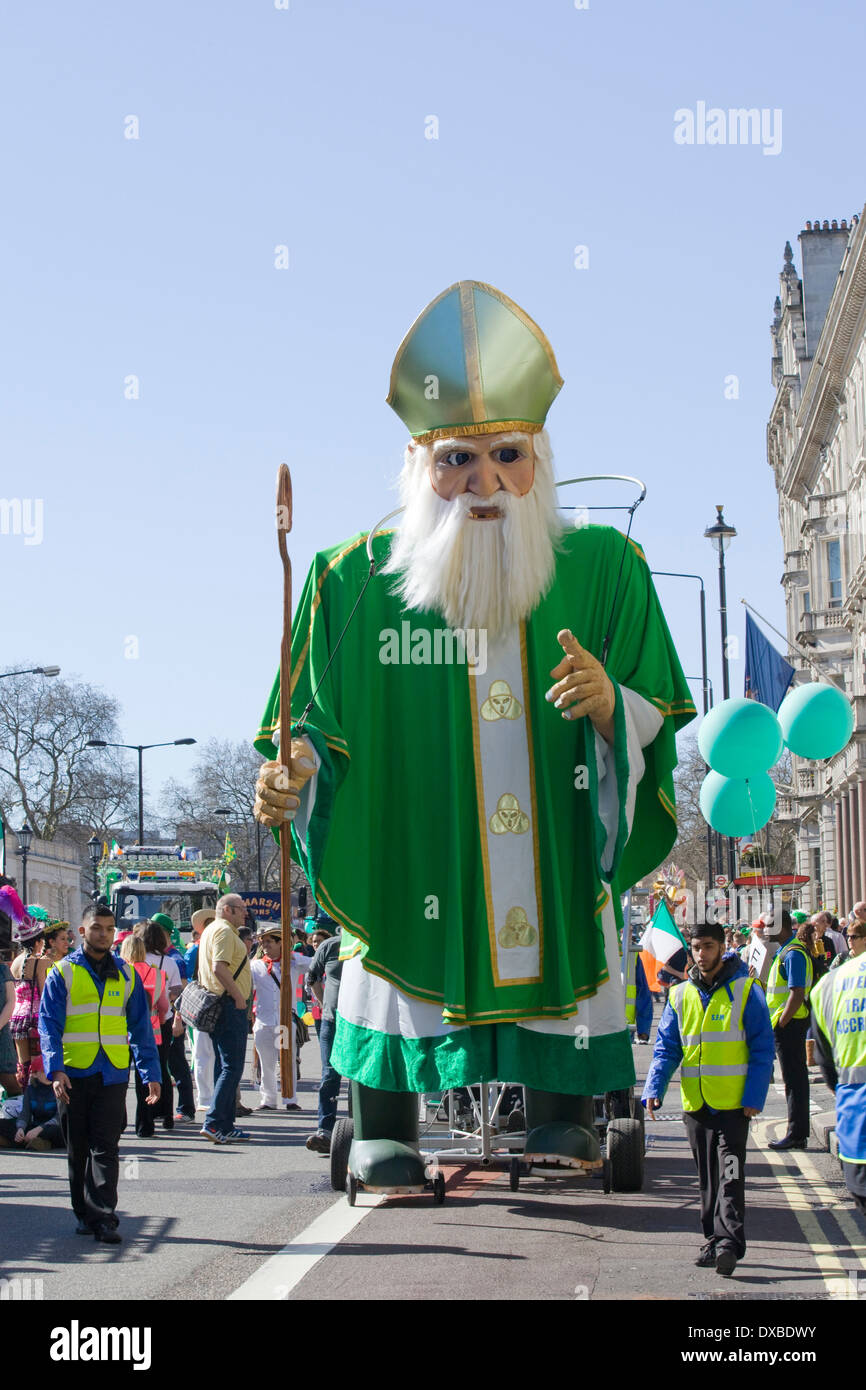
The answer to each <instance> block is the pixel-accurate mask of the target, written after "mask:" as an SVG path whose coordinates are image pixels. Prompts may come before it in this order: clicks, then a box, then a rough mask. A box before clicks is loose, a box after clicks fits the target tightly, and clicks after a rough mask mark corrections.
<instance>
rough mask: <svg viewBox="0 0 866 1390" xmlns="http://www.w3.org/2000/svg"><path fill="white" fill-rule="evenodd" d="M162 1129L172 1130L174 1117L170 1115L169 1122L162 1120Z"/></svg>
mask: <svg viewBox="0 0 866 1390" xmlns="http://www.w3.org/2000/svg"><path fill="white" fill-rule="evenodd" d="M162 1127H163V1129H174V1116H173V1115H172V1117H171V1119H170V1120H169V1119H165V1120H163V1122H162Z"/></svg>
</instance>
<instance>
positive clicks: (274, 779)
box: [253, 738, 316, 826]
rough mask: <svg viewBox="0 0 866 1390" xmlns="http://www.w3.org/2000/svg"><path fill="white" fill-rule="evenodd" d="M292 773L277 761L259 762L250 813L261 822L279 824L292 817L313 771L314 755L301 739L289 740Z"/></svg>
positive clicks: (307, 743) (307, 744) (310, 746)
mask: <svg viewBox="0 0 866 1390" xmlns="http://www.w3.org/2000/svg"><path fill="white" fill-rule="evenodd" d="M291 756H292V776H291V780H289V777H288V774H287V770H286V768H285V766H284V765H283V764H282V763H280V762H273V763H262V765H261V768H260V769H259V776H258V781H257V782H256V801H255V805H254V806H253V815H254V816H255V818H256V820H257V821H261V823H262V825H269V826H275V825H282V824H283V821H287V820H294V818H295V812H296V811H297V809H298V807H299V806H300V804H301V801H300V792H301V791H302V790H303V788H304V787H305V786H306V784H307V782H309V780H310V778H311V777H312V776H313V773H314V772H315V771H316V756H315V753H314V752H313V748H312V745H311V744H310V743H309V741H308V740H307V739H305V738H293V739H292V755H291Z"/></svg>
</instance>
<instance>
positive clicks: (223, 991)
mask: <svg viewBox="0 0 866 1390" xmlns="http://www.w3.org/2000/svg"><path fill="white" fill-rule="evenodd" d="M0 891H2V892H4V893H8V892H9V890H8V889H6V888H3V889H2V890H0ZM7 905H8V904H7V903H6V902H5V900H4V903H3V906H4V907H5V906H7ZM18 906H19V908H20V912H19V914H18V915H19V919H20V920H19V921H18V925H17V929H16V936H17V944H18V947H19V951H18V954H17V955H16V956H15V958H14V960H13V961H12V963H11V966H7V965H5V964H0V984H2V985H3V989H4V999H3V1005H2V1011H0V1085H2V1087H3V1090H4V1092H5V1099H4V1101H3V1103H2V1107H0V1110H2V1114H0V1147H5V1148H12V1149H21V1150H33V1151H38V1152H45V1151H47V1150H49V1149H52V1148H56V1149H65V1150H66V1152H67V1160H68V1169H69V1182H70V1192H71V1197H72V1206H73V1210H74V1212H75V1215H76V1217H77V1220H78V1226H77V1230H78V1231H79V1232H80V1233H81V1234H86V1235H93V1236H95V1238H96V1239H97V1240H101V1241H105V1242H107V1243H116V1242H118V1241H119V1240H120V1235H119V1233H118V1230H117V1226H118V1221H117V1216H116V1205H117V1177H118V1166H119V1159H118V1145H119V1141H120V1136H121V1134H122V1132H123V1130H124V1128H125V1127H126V1123H127V1089H128V1082H129V1074H130V1070H132V1073H133V1076H134V1084H135V1097H136V1104H135V1119H134V1124H135V1132H136V1135H137V1136H138V1137H139V1138H140V1139H152V1138H153V1137H154V1135H155V1133H156V1126H157V1123H159V1124H161V1126H162V1129H163V1130H164V1131H169V1132H170V1131H172V1130H173V1129H174V1128H175V1126H177V1125H181V1124H184V1123H187V1124H189V1123H195V1122H196V1121H197V1119H198V1116H201V1117H202V1122H201V1126H200V1130H199V1133H200V1134H201V1136H202V1137H203V1138H204V1139H206V1140H208V1141H209V1142H210V1143H213V1144H219V1145H223V1144H235V1143H244V1142H245V1141H246V1140H247V1139H248V1138H249V1134H248V1132H247V1131H246V1130H244V1129H242V1128H240V1127H239V1126H238V1124H237V1119H238V1117H243V1116H245V1115H248V1114H251V1113H252V1110H251V1108H249V1107H247V1106H244V1105H243V1104H242V1102H241V1089H240V1086H241V1080H242V1077H243V1072H244V1067H245V1064H246V1055H247V1048H248V1042H249V1039H250V1035H251V1036H252V1044H253V1045H252V1057H253V1067H254V1069H255V1071H254V1082H255V1084H256V1085H257V1086H258V1091H259V1104H258V1107H257V1108H258V1109H259V1110H262V1111H274V1112H277V1111H280V1110H284V1111H285V1112H298V1111H300V1110H301V1106H300V1104H299V1102H298V1100H297V1098H296V1095H295V1084H296V1080H297V1077H298V1076H299V1075H300V1070H299V1066H300V1064H299V1052H300V1043H301V1042H302V1041H303V1040H304V1038H306V1036H308V1035H307V1031H306V1024H307V1023H312V1024H313V1025H314V1026H315V1031H316V1034H317V1037H318V1042H319V1048H320V1055H321V1077H320V1082H319V1095H318V1114H317V1117H316V1120H317V1122H316V1129H315V1131H313V1132H312V1133H311V1134H310V1135H309V1136H308V1138H307V1141H306V1143H307V1147H308V1148H309V1149H311V1150H312V1151H314V1152H317V1153H320V1154H328V1153H329V1152H330V1145H331V1134H332V1131H333V1128H334V1124H335V1122H336V1114H337V1102H338V1096H339V1091H340V1083H341V1078H340V1076H339V1074H338V1073H337V1072H336V1071H335V1069H334V1068H333V1066H332V1065H331V1049H332V1046H333V1040H334V1032H335V1026H336V1009H337V1000H338V994H339V985H340V974H341V970H342V963H341V961H340V940H339V927H338V924H337V923H336V922H334V921H333V920H332V919H331V918H328V917H324V918H323V917H322V916H320V917H319V918H318V919H316V920H313V919H307V921H306V922H304V923H303V925H302V924H301V923H298V925H297V928H296V930H295V932H294V936H293V941H294V945H293V950H292V953H291V962H290V969H291V982H292V988H291V998H292V1001H293V1004H296V1007H295V1008H294V1009H293V1012H292V1017H293V1020H294V1025H295V1028H296V1037H295V1049H294V1056H295V1058H296V1063H297V1065H296V1068H295V1069H293V1071H294V1074H293V1075H292V1076H291V1078H290V1080H289V1084H288V1086H284V1085H283V1084H282V1078H281V1075H280V1056H281V1046H280V1043H281V1035H280V1030H281V1023H280V986H281V975H282V969H283V964H284V963H283V960H282V933H281V929H280V927H279V926H277V925H273V924H270V923H265V924H263V925H262V926H261V927H258V926H257V924H256V922H255V920H254V919H251V918H250V914H249V912H248V909H247V907H246V905H245V904H244V902H243V899H242V898H241V897H240V896H239V895H237V894H226V895H225V896H224V897H222V898H220V899H219V901H218V902H217V904H216V907H215V908H214V909H201V910H199V911H197V912H195V913H194V914H193V917H192V922H191V941H190V943H189V945H188V946H187V947H186V948H185V949H184V945H183V942H182V941H181V938H180V935H179V932H178V929H177V926H176V924H175V923H174V922H173V921H172V919H171V918H170V917H168V916H167V915H165V914H163V913H156V914H154V916H153V917H151V918H149V919H147V920H146V921H142V922H138V923H137V924H136V925H135V926H134V927H133V928H132V929H131V930H130V929H125V930H123V931H120V932H118V931H117V930H116V923H115V919H114V917H113V915H112V912H111V909H110V908H109V907H108V906H107V905H106V904H104V903H101V902H98V903H96V904H93V905H91V906H89V907H88V908H87V909H86V910H85V912H84V915H83V920H82V924H81V926H80V927H79V929H78V933H77V939H76V934H74V933H73V932H72V931H71V930H70V927H69V923H68V922H62V921H54V920H52V919H51V918H50V917H49V915H48V914H47V913H46V912H45V911H44V909H42V908H41V907H39V906H38V905H30V906H28V907H27V908H26V909H25V908H24V907H23V905H21V904H18ZM681 955H682V957H683V958H682V959H679V958H673V959H671V960H670V961H668V962H666V965H665V969H664V970H663V971H659V972H658V983H659V984H661V986H662V987H663V988H664V990H665V991H666V996H667V997H666V1002H665V1006H664V1011H663V1014H662V1017H661V1020H660V1023H659V1028H658V1032H657V1037H656V1042H655V1048H654V1053H653V1058H652V1063H651V1066H650V1069H649V1074H648V1076H647V1080H646V1084H645V1087H644V1092H643V1101H644V1105H645V1106H646V1109H647V1112H648V1114H649V1116H650V1117H651V1118H654V1115H655V1112H656V1111H657V1110H658V1108H659V1107H660V1105H661V1104H662V1102H663V1100H664V1097H665V1093H666V1090H667V1087H668V1084H669V1082H670V1080H671V1077H672V1076H673V1074H674V1072H675V1071H676V1070H677V1069H678V1068H679V1070H680V1100H681V1104H682V1109H683V1115H684V1120H685V1123H686V1129H687V1133H688V1138H689V1143H690V1146H691V1149H692V1153H693V1156H694V1159H695V1163H696V1166H697V1170H698V1176H699V1180H700V1187H701V1220H702V1226H703V1231H704V1236H705V1244H704V1247H703V1249H702V1250H701V1252H700V1255H699V1256H698V1259H697V1261H696V1263H698V1264H699V1265H703V1266H710V1265H715V1268H716V1269H717V1271H718V1272H720V1273H721V1274H723V1275H725V1276H729V1275H730V1274H731V1273H732V1272H733V1270H734V1268H735V1267H736V1264H737V1262H738V1261H739V1260H740V1259H742V1257H743V1254H744V1252H745V1248H746V1247H745V1223H744V1216H745V1153H746V1143H747V1138H748V1127H749V1121H750V1120H751V1119H752V1118H754V1117H755V1116H756V1115H758V1114H759V1113H760V1112H761V1110H762V1109H763V1106H764V1103H765V1101H766V1096H767V1093H768V1090H769V1086H770V1082H771V1079H772V1074H773V1065H774V1057H778V1059H779V1064H780V1070H781V1076H782V1081H783V1084H784V1089H785V1096H786V1102H787V1125H786V1132H785V1133H784V1135H782V1136H781V1137H780V1138H778V1139H775V1140H773V1141H771V1144H770V1146H771V1147H772V1148H774V1149H776V1150H779V1151H784V1150H789V1149H804V1148H806V1147H807V1145H808V1142H809V1134H810V1114H809V1088H810V1077H809V1066H810V1065H813V1064H815V1063H817V1064H818V1065H819V1066H820V1068H821V1070H822V1072H823V1075H824V1079H825V1081H826V1082H827V1084H828V1086H830V1087H831V1088H833V1089H834V1090H835V1092H836V1105H837V1133H838V1135H839V1155H840V1158H841V1159H842V1164H843V1171H844V1175H845V1180H846V1183H847V1185H848V1188H849V1190H850V1192H851V1194H852V1196H853V1197H854V1200H855V1202H856V1203H857V1205H858V1206H859V1207H860V1208H861V1210H863V1211H864V1212H866V1040H864V1037H863V1034H864V1028H863V1026H862V1025H863V1020H862V1019H861V1018H860V1014H861V1013H862V1014H866V973H864V971H863V970H862V969H861V967H860V966H858V965H857V960H858V958H859V957H861V956H864V962H863V963H864V965H866V902H857V903H856V904H855V905H854V908H853V909H852V911H851V912H850V913H849V914H848V917H847V919H846V921H845V924H844V930H843V929H842V927H841V926H840V923H839V920H838V919H837V918H836V917H835V916H834V915H833V914H831V913H830V912H828V911H821V912H817V913H815V914H813V915H812V916H808V915H807V914H806V913H804V912H794V913H791V912H788V911H787V910H784V909H783V910H782V911H781V912H780V913H778V915H777V914H774V913H773V912H768V913H763V914H762V915H761V916H760V917H759V918H757V919H756V920H755V921H754V922H753V923H752V924H751V925H748V924H737V925H736V926H734V927H724V928H723V927H722V926H721V925H718V924H715V923H711V924H706V925H704V926H698V927H695V928H693V929H692V930H691V932H690V934H689V941H688V950H687V951H683V952H682V953H681ZM191 980H194V981H197V982H198V983H199V984H200V985H201V986H202V987H203V988H204V990H205V991H207V992H208V994H209V996H213V997H217V996H218V997H219V1001H220V1008H219V1010H218V1012H217V1015H216V1019H215V1022H214V1023H213V1026H212V1027H209V1028H205V1027H204V1026H202V1027H200V1028H199V1027H188V1026H187V1023H185V1021H184V1016H183V1001H182V996H183V993H184V990H185V988H186V986H187V984H188V982H189V981H191ZM639 983H640V982H639ZM646 994H648V989H647V987H646V982H645V980H644V981H643V989H641V988H638V990H637V1006H636V1011H635V1013H634V1016H633V1017H632V1020H631V1021H633V1022H635V1024H636V1029H637V1035H638V1038H639V1040H641V1041H643V1040H647V1039H648V1036H649V1031H650V1025H651V1017H652V1008H651V1001H650V1007H649V1014H647V1006H646V999H645V995H646ZM642 996H644V997H642ZM630 1007H631V1004H630V1001H629V999H628V998H627V1011H628V1009H629V1008H630ZM301 1016H303V1020H305V1021H302V1017H301ZM187 1048H189V1056H188V1055H187ZM190 1058H191V1060H192V1067H191V1066H190ZM252 1079H253V1078H251V1080H252ZM175 1090H176V1093H177V1100H176V1102H175V1100H174V1095H175Z"/></svg>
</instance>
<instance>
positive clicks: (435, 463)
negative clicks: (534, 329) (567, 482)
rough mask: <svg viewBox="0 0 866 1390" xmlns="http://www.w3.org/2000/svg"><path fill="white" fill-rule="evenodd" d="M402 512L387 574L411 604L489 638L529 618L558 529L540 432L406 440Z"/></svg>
mask: <svg viewBox="0 0 866 1390" xmlns="http://www.w3.org/2000/svg"><path fill="white" fill-rule="evenodd" d="M400 486H401V494H402V500H403V502H404V503H405V512H404V515H403V518H402V520H401V523H400V529H399V531H398V533H397V535H396V537H395V539H394V542H393V543H392V546H391V554H390V557H389V559H388V563H387V564H386V565H385V566H384V573H386V574H397V575H399V576H400V584H399V585H398V588H397V593H399V594H400V596H401V597H402V598H403V600H404V602H405V604H406V606H407V607H408V608H410V609H411V608H419V609H424V610H433V611H435V612H437V613H439V614H441V615H442V617H444V619H445V621H446V622H447V623H448V625H449V626H450V627H452V628H472V629H475V630H478V631H480V630H484V631H486V632H487V634H488V636H489V638H490V639H491V640H493V639H495V638H496V636H497V635H499V634H500V633H501V632H502V631H503V630H504V629H505V628H507V627H509V626H510V625H513V624H514V623H516V622H520V621H522V620H523V619H525V618H527V617H528V616H529V614H530V613H531V612H532V610H533V609H534V608H535V607H536V605H537V603H538V601H539V599H540V598H541V596H542V595H543V594H544V593H546V591H547V589H548V588H549V586H550V582H551V580H552V577H553V569H554V543H555V541H556V539H558V537H559V535H560V534H561V532H562V522H561V520H560V518H559V515H558V513H557V509H556V488H555V486H554V481H553V461H552V456H551V451H550V443H549V441H548V439H547V435H546V433H545V432H544V431H541V432H539V433H537V434H529V433H516V434H515V433H513V432H511V433H507V434H506V433H491V434H482V435H474V436H468V437H463V438H461V437H456V436H455V437H454V438H449V439H438V440H434V441H433V442H432V443H430V444H424V445H421V444H415V443H412V444H410V445H409V447H408V449H407V450H406V456H405V466H404V469H403V474H402V476H401V480H400Z"/></svg>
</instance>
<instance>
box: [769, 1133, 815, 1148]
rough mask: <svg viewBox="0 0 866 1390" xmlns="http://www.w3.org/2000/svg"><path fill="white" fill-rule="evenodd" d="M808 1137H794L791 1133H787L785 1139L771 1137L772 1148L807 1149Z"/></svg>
mask: <svg viewBox="0 0 866 1390" xmlns="http://www.w3.org/2000/svg"><path fill="white" fill-rule="evenodd" d="M808 1147H809V1141H808V1139H793V1138H792V1137H791V1135H790V1134H786V1135H785V1137H784V1139H771V1140H770V1148H771V1149H775V1150H776V1151H777V1152H778V1151H779V1150H782V1151H784V1150H785V1149H807V1148H808Z"/></svg>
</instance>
